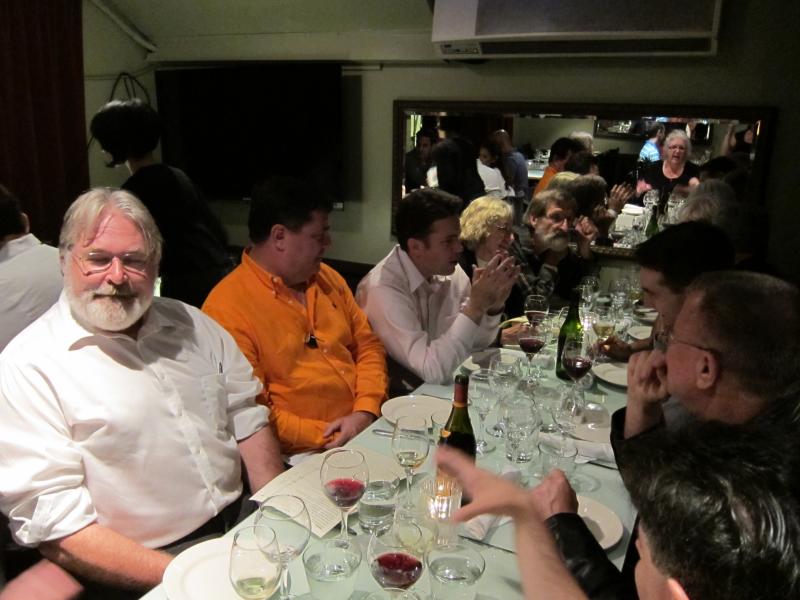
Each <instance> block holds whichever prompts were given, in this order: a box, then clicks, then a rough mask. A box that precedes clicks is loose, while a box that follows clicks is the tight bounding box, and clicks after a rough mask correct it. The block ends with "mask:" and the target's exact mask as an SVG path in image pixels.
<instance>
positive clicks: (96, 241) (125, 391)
mask: <svg viewBox="0 0 800 600" xmlns="http://www.w3.org/2000/svg"><path fill="white" fill-rule="evenodd" d="M59 249H60V258H61V268H62V271H63V273H64V293H63V294H62V295H61V297H60V299H59V301H58V302H57V303H56V304H55V305H54V306H53V307H52V308H51V309H50V310H49V311H48V312H47V313H45V314H44V315H43V316H42V317H41V318H40V319H38V320H37V321H35V322H34V323H33V324H31V326H30V327H28V328H27V329H26V330H24V331H23V332H22V333H21V334H20V335H19V336H17V337H16V338H15V339H14V340H13V341H12V342H11V343H10V344H9V345H8V346H7V347H6V349H5V351H4V352H3V353H2V355H0V456H2V457H3V458H2V460H0V509H2V512H3V513H4V514H5V515H7V516H8V518H9V522H10V528H11V531H12V533H13V535H14V538H15V539H16V540H17V542H19V543H20V544H21V545H23V546H28V547H38V548H39V551H40V552H41V553H42V554H43V555H44V556H45V557H46V558H49V559H50V560H51V561H52V562H54V563H56V564H57V565H60V566H61V567H63V568H64V569H66V570H67V571H69V572H71V573H72V574H74V575H75V576H76V577H77V578H78V579H79V580H81V582H82V583H83V584H84V587H85V588H86V592H85V595H84V596H82V597H83V598H87V597H90V598H91V597H98V598H108V597H113V598H127V597H138V596H139V595H141V591H142V590H145V589H147V588H149V587H152V586H154V585H156V584H158V583H159V582H160V581H161V579H162V576H163V574H164V570H165V568H166V566H167V565H168V564H169V562H170V560H171V559H172V555H171V554H170V552H177V551H178V550H180V549H182V548H183V547H186V546H187V545H190V544H191V543H195V542H197V541H199V540H201V539H204V538H206V537H215V536H218V535H221V534H222V533H224V532H225V531H226V530H227V529H228V528H230V527H231V526H232V525H233V524H234V523H235V522H236V521H237V519H238V518H240V516H241V515H242V514H243V513H244V512H246V510H245V509H246V504H247V502H246V496H245V495H244V492H243V482H242V470H241V465H242V464H243V465H244V471H245V473H246V475H247V481H248V483H249V486H250V488H251V489H258V488H260V487H261V486H263V485H264V484H265V483H267V482H268V481H269V480H270V479H271V478H272V477H273V476H275V475H276V474H278V473H279V472H280V471H282V463H281V461H280V453H279V451H278V446H277V441H276V439H275V437H274V435H273V433H272V431H271V430H270V429H269V428H268V427H265V423H266V421H267V414H268V411H267V409H266V408H265V407H262V406H259V405H257V404H256V403H255V401H254V398H255V396H256V394H257V393H258V392H259V391H260V389H261V384H260V383H259V381H258V380H257V379H256V378H255V377H254V376H253V372H252V368H251V367H250V365H249V363H248V362H247V360H246V359H245V357H244V356H243V355H242V353H241V352H240V351H239V349H238V348H237V346H236V343H235V342H234V340H233V338H231V336H230V335H228V334H227V333H226V332H225V331H224V330H223V329H222V328H221V327H220V326H219V325H217V324H216V323H215V322H214V321H213V320H211V319H210V318H209V317H207V316H205V315H203V314H202V313H201V312H200V311H199V310H197V309H194V308H192V307H190V306H188V305H186V304H183V303H181V302H179V301H176V300H170V299H162V298H153V288H154V282H155V278H156V275H157V273H158V262H159V258H160V255H161V236H160V234H159V232H158V229H157V227H156V226H155V223H154V221H153V219H152V217H151V216H150V213H148V212H147V209H146V208H145V207H144V206H143V205H142V204H141V203H140V202H139V201H138V200H137V199H136V198H135V197H133V196H131V195H130V194H129V193H127V192H124V191H112V190H108V189H95V190H92V191H90V192H88V193H86V194H84V195H83V196H81V197H80V198H78V200H76V202H75V203H74V204H73V205H72V206H71V207H70V208H69V210H68V211H67V214H66V216H65V218H64V225H63V228H62V231H61V239H60V245H59Z"/></svg>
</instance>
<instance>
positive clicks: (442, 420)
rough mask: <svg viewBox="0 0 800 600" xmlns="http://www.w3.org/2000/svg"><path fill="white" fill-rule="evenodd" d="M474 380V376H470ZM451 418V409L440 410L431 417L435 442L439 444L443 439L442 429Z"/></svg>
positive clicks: (432, 435)
mask: <svg viewBox="0 0 800 600" xmlns="http://www.w3.org/2000/svg"><path fill="white" fill-rule="evenodd" d="M470 379H472V376H470ZM470 402H472V398H471V397H470ZM449 418H450V409H449V408H448V409H447V410H438V411H436V412H435V413H433V414H432V415H431V425H432V427H431V437H433V441H434V442H437V443H438V442H439V438H440V437H442V427H444V426H445V425H447V419H449Z"/></svg>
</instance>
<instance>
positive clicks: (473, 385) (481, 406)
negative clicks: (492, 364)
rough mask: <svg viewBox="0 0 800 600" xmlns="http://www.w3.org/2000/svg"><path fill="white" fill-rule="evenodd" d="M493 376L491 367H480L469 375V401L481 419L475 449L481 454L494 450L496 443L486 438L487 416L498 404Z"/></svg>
mask: <svg viewBox="0 0 800 600" xmlns="http://www.w3.org/2000/svg"><path fill="white" fill-rule="evenodd" d="M491 376H492V371H490V370H489V369H478V370H477V371H475V372H474V373H472V375H470V376H469V403H470V405H471V406H472V408H473V409H475V412H477V413H478V418H479V419H480V426H479V427H478V435H477V436H476V438H477V439H476V442H475V450H476V452H477V453H478V454H480V455H484V454H488V453H489V452H491V451H492V450H494V444H492V443H490V442H489V441H487V439H486V417H487V416H488V415H489V413H490V412H491V411H492V409H493V408H494V406H495V404H497V395H496V394H495V392H494V390H493V389H492V386H491V383H490V380H491Z"/></svg>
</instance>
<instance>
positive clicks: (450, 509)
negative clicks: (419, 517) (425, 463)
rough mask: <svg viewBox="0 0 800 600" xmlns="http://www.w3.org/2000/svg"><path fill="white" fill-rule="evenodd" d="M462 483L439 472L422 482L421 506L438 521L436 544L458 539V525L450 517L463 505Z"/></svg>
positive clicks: (448, 542)
mask: <svg viewBox="0 0 800 600" xmlns="http://www.w3.org/2000/svg"><path fill="white" fill-rule="evenodd" d="M461 493H462V490H461V485H460V484H459V483H458V481H457V480H456V479H454V478H452V477H448V476H446V475H442V474H438V475H436V477H432V478H430V479H426V480H425V481H423V482H422V486H421V489H420V498H421V500H422V503H421V505H422V506H421V508H422V510H423V511H424V512H425V514H426V515H428V516H430V518H431V519H433V520H434V521H436V524H437V531H438V533H437V536H436V545H437V546H440V545H445V544H450V543H453V542H455V541H457V536H456V527H455V525H454V524H453V523H452V521H451V520H450V517H451V516H452V515H453V513H455V512H456V511H457V510H458V509H459V507H460V506H461Z"/></svg>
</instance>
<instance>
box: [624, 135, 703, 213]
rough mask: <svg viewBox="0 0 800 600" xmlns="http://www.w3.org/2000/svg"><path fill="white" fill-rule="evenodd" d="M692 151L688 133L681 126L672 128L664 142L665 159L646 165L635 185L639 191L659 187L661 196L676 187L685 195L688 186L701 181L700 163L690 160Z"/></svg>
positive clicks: (641, 192) (675, 189)
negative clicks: (698, 165) (698, 164)
mask: <svg viewBox="0 0 800 600" xmlns="http://www.w3.org/2000/svg"><path fill="white" fill-rule="evenodd" d="M691 153H692V143H691V141H690V140H689V136H687V135H686V133H685V132H684V131H682V130H680V129H674V130H673V131H670V133H669V135H668V136H667V138H666V140H665V142H664V159H663V160H659V161H656V162H654V163H651V164H650V165H648V166H647V168H645V169H644V172H643V173H642V178H641V179H640V180H639V182H638V183H637V185H636V194H637V195H641V194H644V193H645V192H647V191H649V190H659V191H660V192H661V194H660V196H661V198H666V197H668V196H669V195H670V194H671V193H672V192H673V191H674V192H677V193H681V194H682V195H684V196H685V195H686V194H688V193H689V188H692V187H694V186H696V185H697V184H698V183H700V179H699V177H700V171H699V169H698V168H697V165H695V164H694V163H691V162H688V160H687V159H688V158H689V156H690V155H691Z"/></svg>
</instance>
